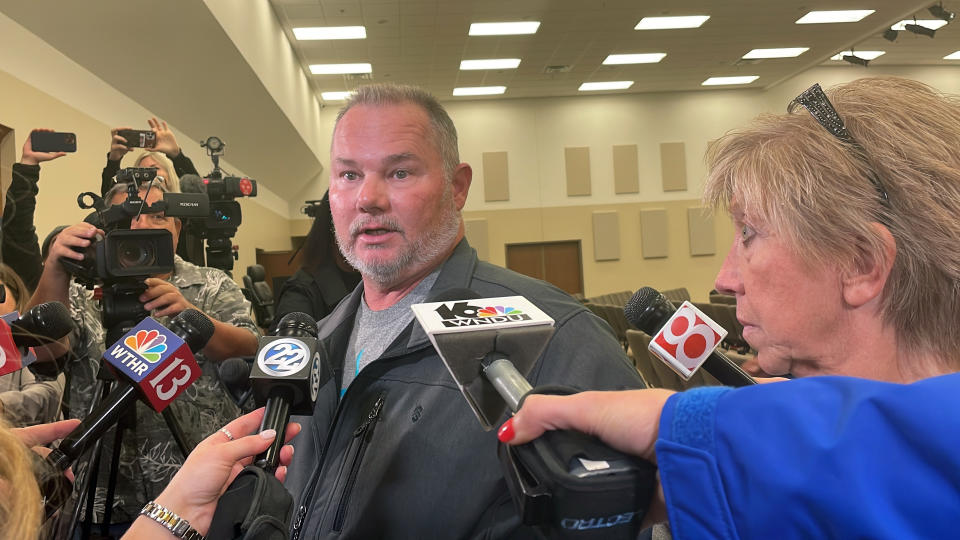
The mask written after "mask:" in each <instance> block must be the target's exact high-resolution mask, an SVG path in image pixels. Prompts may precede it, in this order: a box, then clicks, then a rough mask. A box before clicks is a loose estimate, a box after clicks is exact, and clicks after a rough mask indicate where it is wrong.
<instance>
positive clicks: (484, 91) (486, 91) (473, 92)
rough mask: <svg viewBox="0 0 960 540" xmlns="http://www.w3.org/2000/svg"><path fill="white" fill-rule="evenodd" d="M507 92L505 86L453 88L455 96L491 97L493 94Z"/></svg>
mask: <svg viewBox="0 0 960 540" xmlns="http://www.w3.org/2000/svg"><path fill="white" fill-rule="evenodd" d="M506 91H507V87H506V86H465V87H461V88H454V89H453V95H455V96H492V95H495V94H502V93H504V92H506Z"/></svg>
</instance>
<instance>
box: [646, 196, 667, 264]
mask: <svg viewBox="0 0 960 540" xmlns="http://www.w3.org/2000/svg"><path fill="white" fill-rule="evenodd" d="M667 233H668V227H667V211H666V210H665V209H663V208H651V209H649V210H641V211H640V251H641V253H643V258H644V259H660V258H663V257H666V256H667V254H668V251H669V250H668V246H669V238H668V236H667Z"/></svg>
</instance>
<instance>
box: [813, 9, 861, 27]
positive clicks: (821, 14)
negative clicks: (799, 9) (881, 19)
mask: <svg viewBox="0 0 960 540" xmlns="http://www.w3.org/2000/svg"><path fill="white" fill-rule="evenodd" d="M873 12H874V10H872V9H846V10H841V11H811V12H810V13H807V14H806V15H804V16H803V17H800V18H799V19H797V24H823V23H850V22H858V21H861V20H863V18H864V17H866V16H867V15H870V14H871V13H873Z"/></svg>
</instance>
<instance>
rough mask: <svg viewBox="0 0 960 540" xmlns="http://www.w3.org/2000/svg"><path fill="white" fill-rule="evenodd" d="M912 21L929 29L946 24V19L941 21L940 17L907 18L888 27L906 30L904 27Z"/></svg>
mask: <svg viewBox="0 0 960 540" xmlns="http://www.w3.org/2000/svg"><path fill="white" fill-rule="evenodd" d="M914 23H916V24H918V25H920V26H925V27H927V28H929V29H931V30H936V29H937V28H940V27H941V26H943V25H945V24H947V21H942V20H940V19H923V20H917V21H914V20H913V19H908V20H903V21H900V22H898V23H897V24H895V25H893V26H891V27H890V29H891V30H906V28H905V26H906V25H908V24H914Z"/></svg>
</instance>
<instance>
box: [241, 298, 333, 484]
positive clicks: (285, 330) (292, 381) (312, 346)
mask: <svg viewBox="0 0 960 540" xmlns="http://www.w3.org/2000/svg"><path fill="white" fill-rule="evenodd" d="M321 363H322V362H321V360H320V353H319V350H318V348H317V322H316V321H315V320H314V319H313V317H311V316H309V315H307V314H306V313H300V312H294V313H288V314H286V315H284V316H283V318H282V319H280V322H279V323H277V330H276V332H275V333H274V335H272V336H264V337H262V338H260V346H259V350H258V351H257V361H256V362H254V364H253V366H251V368H250V382H251V384H252V385H253V395H254V400H255V402H256V404H257V406H261V405H265V406H266V410H265V411H264V413H263V422H262V423H261V424H260V431H264V430H267V429H274V430H276V432H277V437H276V438H275V439H274V440H273V442H272V443H270V446H269V447H268V448H267V449H266V450H265V451H264V452H263V453H262V454H260V455H259V456H257V458H256V459H255V460H254V465H256V466H258V467H260V468H262V469H264V470H266V471H268V472H273V471H275V470H276V468H277V465H278V463H279V461H280V449H281V448H282V447H283V434H284V433H285V432H286V427H287V422H288V421H289V420H290V415H291V414H301V415H310V414H313V404H314V403H316V401H317V393H318V392H319V390H320V384H321V374H323V376H324V377H323V378H324V380H326V379H327V378H329V371H328V370H326V369H323V367H324V366H322V365H321Z"/></svg>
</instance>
